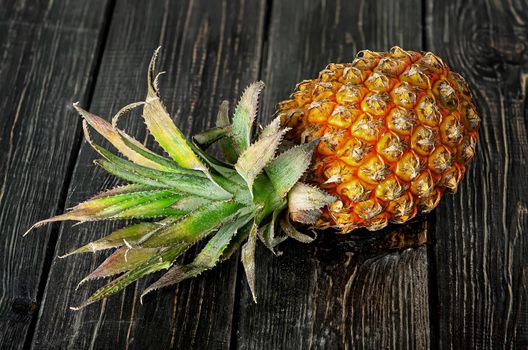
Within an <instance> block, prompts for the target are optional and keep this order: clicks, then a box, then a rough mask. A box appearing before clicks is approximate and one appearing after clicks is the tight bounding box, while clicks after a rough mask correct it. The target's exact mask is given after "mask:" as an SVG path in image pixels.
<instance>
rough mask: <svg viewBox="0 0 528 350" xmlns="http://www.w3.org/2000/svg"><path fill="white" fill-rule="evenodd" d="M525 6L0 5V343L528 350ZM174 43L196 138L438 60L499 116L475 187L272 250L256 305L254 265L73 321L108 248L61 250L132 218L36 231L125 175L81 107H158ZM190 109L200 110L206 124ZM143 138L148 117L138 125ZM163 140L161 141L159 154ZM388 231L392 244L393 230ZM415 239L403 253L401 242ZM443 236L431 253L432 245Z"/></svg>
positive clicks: (181, 103) (176, 88)
mask: <svg viewBox="0 0 528 350" xmlns="http://www.w3.org/2000/svg"><path fill="white" fill-rule="evenodd" d="M526 8H528V2H527V1H516V0H504V1H491V0H489V1H474V2H471V1H461V0H451V1H441V0H436V1H432V0H431V1H430V0H427V1H422V0H411V1H409V0H397V1H395V0H374V1H360V0H356V1H323V0H319V1H311V0H304V1H278V0H276V1H271V0H260V1H257V0H251V1H249V0H245V1H244V0H238V1H228V0H224V1H207V0H194V1H192V0H187V1H150V2H147V1H133V0H129V1H122V0H117V1H111V0H108V1H102V0H101V1H90V2H86V1H80V0H69V1H44V0H42V1H31V2H29V1H13V0H0V47H1V51H0V95H1V96H2V99H0V111H1V112H0V147H1V151H2V152H0V179H1V180H0V185H1V188H0V232H1V234H0V348H1V349H4V348H5V349H108V348H116V349H235V348H242V349H310V348H311V349H349V348H365V349H380V348H400V349H409V348H415V349H427V348H433V349H436V348H439V349H462V348H464V349H471V348H478V349H502V348H504V349H525V348H528V238H526V237H525V235H526V232H525V231H526V229H527V226H528V209H527V205H528V204H527V203H526V202H527V199H528V195H527V189H528V180H527V179H528V176H527V175H526V174H528V162H527V154H528V135H527V113H528V101H527V95H528V12H527V11H526ZM158 45H162V46H163V50H162V51H161V59H160V67H161V69H162V70H165V71H167V74H165V75H164V76H163V77H162V79H161V91H162V95H163V97H164V99H165V101H166V102H167V105H168V108H169V110H170V111H172V112H173V115H174V118H175V120H176V122H177V124H178V126H180V127H181V128H182V130H183V131H184V132H185V133H187V134H191V133H193V132H195V131H198V130H203V129H204V128H206V127H208V126H211V125H212V122H213V118H214V115H215V112H216V109H217V106H218V104H219V102H220V101H221V100H223V99H228V100H230V101H231V102H232V103H234V101H235V100H236V98H237V96H238V95H239V94H240V93H241V90H242V89H243V88H244V87H245V86H246V85H247V84H248V83H249V82H251V81H254V80H256V79H262V80H264V81H265V82H266V84H267V88H266V92H265V97H264V101H263V108H262V113H261V116H260V121H261V122H266V121H268V120H269V119H270V118H271V115H272V113H273V109H274V105H275V103H276V102H277V101H279V100H281V99H283V98H285V97H286V96H287V95H288V94H289V92H290V91H291V90H292V89H293V87H294V85H295V83H296V82H298V81H300V80H302V79H305V78H313V77H315V76H316V74H317V72H318V71H319V70H320V69H321V68H323V67H324V66H325V65H326V64H327V63H328V62H331V61H341V62H343V61H350V60H352V58H353V56H354V54H355V52H357V51H358V50H360V49H363V48H369V49H372V50H387V49H389V48H390V47H391V46H393V45H400V46H402V47H404V48H407V49H417V50H432V51H434V52H436V53H437V54H439V55H440V56H441V57H443V58H444V59H445V61H446V62H447V63H448V64H449V65H451V66H452V67H453V68H454V69H455V70H457V71H459V72H460V73H461V74H462V75H463V76H464V77H466V79H467V80H468V82H469V84H470V85H471V87H472V90H473V91H474V94H475V100H476V104H477V107H478V109H479V112H480V115H481V118H482V121H483V122H482V128H481V131H480V141H479V145H478V147H477V156H476V159H475V161H474V162H472V165H471V166H470V167H469V170H468V172H467V173H466V179H465V180H464V182H463V184H462V186H461V188H460V190H459V193H458V194H456V195H453V196H447V197H445V198H444V199H443V201H442V203H441V204H440V206H439V208H437V210H435V211H434V212H433V213H432V214H430V215H428V216H427V217H425V218H420V219H418V220H416V221H415V222H413V223H411V224H409V225H404V226H390V227H388V228H387V229H385V230H383V231H382V232H380V233H378V234H375V235H368V234H367V232H366V231H359V232H358V233H357V235H356V236H355V237H350V236H338V237H335V236H333V235H329V234H324V233H323V234H322V237H320V238H319V239H318V240H317V241H316V242H315V243H313V244H311V245H303V244H301V243H296V242H287V243H286V244H284V245H282V246H281V247H280V250H282V251H283V255H282V256H280V257H274V256H272V255H271V254H270V253H269V252H268V251H267V250H265V249H262V247H259V248H258V249H257V259H258V260H257V261H258V264H257V291H258V299H259V303H258V304H253V303H252V301H251V298H250V296H249V290H248V288H247V286H246V282H245V277H244V276H243V273H242V270H241V268H240V267H239V262H238V257H233V259H231V260H230V261H228V262H225V263H223V264H222V265H221V266H219V267H218V268H216V269H215V270H214V271H213V272H209V273H206V274H204V275H202V276H200V277H199V278H197V279H195V280H192V281H186V282H183V283H181V284H179V285H177V286H175V287H169V288H166V289H164V290H161V291H159V292H156V293H153V294H152V295H149V296H148V297H147V298H146V299H145V302H144V304H143V305H141V304H139V300H138V291H140V290H142V289H143V288H144V287H145V286H146V285H147V284H148V283H149V282H152V281H153V280H154V279H155V278H156V276H154V277H151V278H147V279H146V280H142V281H139V282H138V283H135V284H132V285H131V286H129V287H128V288H127V289H126V290H125V291H124V292H123V293H121V294H119V295H117V296H114V297H112V298H110V299H108V300H107V301H103V302H100V303H97V304H94V305H91V306H89V307H87V308H85V309H83V310H82V311H79V312H73V311H71V310H69V308H68V307H69V306H72V305H75V304H77V303H79V302H80V301H81V300H83V299H84V298H86V297H87V296H88V295H89V294H90V293H91V292H93V291H94V290H95V288H97V286H99V285H100V284H98V283H97V282H95V283H92V284H89V285H86V286H83V287H81V288H80V289H79V290H77V291H75V286H76V284H77V283H78V281H79V280H80V279H82V277H83V276H84V275H86V274H87V273H88V272H89V271H90V270H92V269H93V268H94V267H95V266H96V265H97V263H99V262H101V261H102V259H104V255H103V254H101V255H95V256H89V255H88V256H87V255H84V256H75V257H69V258H66V259H58V258H57V255H60V254H62V253H64V252H66V251H68V250H69V249H71V248H73V247H75V246H78V245H79V244H81V243H84V242H87V241H89V240H90V239H93V238H96V237H101V236H102V235H103V234H104V233H105V232H109V230H110V229H111V228H112V227H115V226H116V225H117V224H116V223H113V224H90V225H81V226H77V227H72V225H71V224H63V225H50V226H49V227H47V228H42V229H39V230H38V231H37V232H34V233H33V234H32V235H30V236H29V237H26V238H22V237H21V235H22V233H23V232H24V231H25V229H27V228H28V227H29V226H30V225H31V224H32V223H33V222H35V221H37V220H38V219H42V218H45V217H48V216H50V215H52V214H54V213H58V212H62V211H63V210H64V208H67V207H70V206H72V205H74V204H75V203H77V202H79V201H81V200H82V199H84V198H86V197H87V196H89V195H90V194H92V193H94V192H96V191H98V190H100V189H103V188H107V187H109V186H111V185H112V184H113V183H114V180H113V179H112V178H111V177H109V176H107V175H106V174H104V173H103V172H102V171H101V170H99V169H98V168H96V167H95V166H93V164H92V160H93V159H94V157H95V154H94V153H93V152H92V151H91V150H90V149H89V147H87V145H86V143H85V142H84V141H81V137H80V136H81V132H80V123H79V119H78V116H77V115H76V113H75V112H74V111H73V110H72V108H71V107H70V106H71V102H73V101H76V100H79V101H81V104H82V105H83V106H85V107H86V108H88V109H90V110H91V111H93V112H96V113H98V114H100V115H103V116H105V117H106V118H110V117H111V115H112V114H113V113H115V112H116V111H117V110H118V109H119V108H120V107H121V106H122V105H124V104H126V103H129V102H133V101H136V100H141V99H142V98H143V97H144V94H145V89H146V84H145V78H146V65H147V63H148V60H149V58H150V55H151V53H152V51H153V50H154V48H156V47H157V46H158ZM191 116H192V118H191ZM123 125H126V127H127V129H128V130H133V131H134V133H135V135H137V136H138V137H140V138H142V139H145V138H146V137H145V133H144V126H143V125H142V122H140V120H139V119H138V115H137V114H132V115H131V116H130V117H127V118H125V120H123ZM151 141H152V140H150V139H147V142H148V143H150V142H151ZM387 237H389V238H390V239H388V238H387ZM401 237H404V238H405V239H406V243H405V248H403V249H394V247H393V246H392V245H391V240H392V241H394V240H396V239H399V238H401ZM424 240H427V242H428V243H427V244H426V245H421V244H418V243H417V242H423V241H424Z"/></svg>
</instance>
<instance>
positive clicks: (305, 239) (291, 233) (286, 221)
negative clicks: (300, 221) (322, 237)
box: [279, 213, 317, 243]
mask: <svg viewBox="0 0 528 350" xmlns="http://www.w3.org/2000/svg"><path fill="white" fill-rule="evenodd" d="M279 224H280V227H281V229H282V231H283V232H284V233H285V234H286V235H287V236H288V237H290V238H293V239H295V240H296V241H299V242H301V243H311V242H313V241H314V240H315V239H316V238H317V234H316V233H315V231H314V232H313V234H314V237H310V236H308V235H305V234H304V233H301V232H299V231H298V230H297V229H296V228H295V227H293V225H292V223H291V222H290V216H289V215H288V213H286V215H284V216H283V217H282V218H281V219H280V221H279Z"/></svg>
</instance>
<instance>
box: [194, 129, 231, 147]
mask: <svg viewBox="0 0 528 350" xmlns="http://www.w3.org/2000/svg"><path fill="white" fill-rule="evenodd" d="M229 130H230V128H229V127H223V128H220V127H216V128H212V129H209V130H206V131H203V132H201V133H199V134H196V135H194V136H193V139H194V141H196V143H197V144H198V145H200V146H201V147H203V148H206V147H208V146H210V145H212V144H213V143H215V142H216V141H218V140H220V139H221V138H223V137H224V136H226V135H227V134H228V133H229Z"/></svg>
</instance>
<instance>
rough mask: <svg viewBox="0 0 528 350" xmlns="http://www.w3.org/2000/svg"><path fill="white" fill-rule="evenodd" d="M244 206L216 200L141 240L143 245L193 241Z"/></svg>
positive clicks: (151, 245) (230, 217)
mask: <svg viewBox="0 0 528 350" xmlns="http://www.w3.org/2000/svg"><path fill="white" fill-rule="evenodd" d="M243 207H244V205H243V204H240V203H237V202H232V201H228V202H216V203H212V204H210V205H208V206H207V207H204V208H200V209H198V210H196V211H194V212H192V213H191V214H189V215H187V216H185V217H183V218H182V219H181V220H179V221H176V222H174V223H172V224H169V225H166V226H165V227H163V228H162V229H160V230H159V231H158V232H156V234H155V235H153V236H152V237H151V238H149V239H148V240H146V241H145V242H142V245H143V246H145V247H153V246H167V245H170V244H174V243H179V242H187V243H194V242H197V241H199V240H200V239H203V238H204V237H206V236H207V235H208V234H209V233H211V232H212V231H214V230H215V229H216V228H218V227H219V226H220V225H222V224H223V223H226V222H230V221H231V220H233V218H234V217H235V215H236V213H237V212H238V211H239V210H240V209H242V208H243Z"/></svg>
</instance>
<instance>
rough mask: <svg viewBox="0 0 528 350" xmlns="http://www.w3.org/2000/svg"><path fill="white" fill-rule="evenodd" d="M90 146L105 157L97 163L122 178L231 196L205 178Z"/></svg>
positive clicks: (214, 196)
mask: <svg viewBox="0 0 528 350" xmlns="http://www.w3.org/2000/svg"><path fill="white" fill-rule="evenodd" d="M92 147H93V148H94V149H95V150H96V151H97V152H98V153H99V154H101V155H102V156H103V157H104V158H105V159H103V160H99V161H98V163H99V165H101V167H103V168H104V169H105V170H106V171H108V172H109V173H111V174H112V175H114V176H117V177H120V178H122V179H124V180H127V181H131V182H136V183H140V184H144V185H151V186H158V187H163V188H171V189H173V190H175V191H178V192H184V193H189V194H193V195H197V196H201V197H205V198H210V199H224V200H225V199H230V198H231V197H232V195H231V193H229V192H227V191H226V190H224V189H223V188H221V187H219V186H218V185H217V184H215V183H213V182H212V181H210V180H209V179H207V178H203V177H197V176H191V175H185V174H176V173H171V172H163V171H159V170H154V169H150V168H147V167H143V166H141V165H137V164H134V163H132V162H129V161H127V160H124V159H122V158H119V157H117V156H116V155H114V154H112V153H111V152H109V151H108V150H106V149H104V148H102V147H100V146H98V145H97V144H94V143H92ZM108 163H110V164H108ZM109 165H110V166H109ZM111 165H113V166H111Z"/></svg>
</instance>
